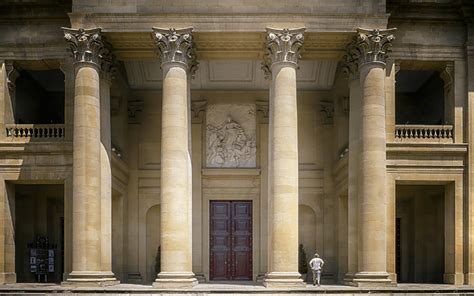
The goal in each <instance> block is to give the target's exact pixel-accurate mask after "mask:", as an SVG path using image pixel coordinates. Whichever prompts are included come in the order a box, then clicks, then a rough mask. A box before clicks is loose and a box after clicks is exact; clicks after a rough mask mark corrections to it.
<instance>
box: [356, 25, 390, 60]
mask: <svg viewBox="0 0 474 296" xmlns="http://www.w3.org/2000/svg"><path fill="white" fill-rule="evenodd" d="M356 30H357V38H356V39H355V40H354V42H355V44H354V45H352V46H351V47H352V48H353V54H354V55H356V56H357V60H358V66H359V67H360V66H361V65H363V64H365V63H371V62H378V63H383V64H385V63H386V62H387V58H388V54H389V52H390V48H391V47H392V41H393V40H395V36H394V35H393V34H392V33H393V32H395V31H396V30H397V29H396V28H392V29H372V30H369V29H362V28H357V29H356Z"/></svg>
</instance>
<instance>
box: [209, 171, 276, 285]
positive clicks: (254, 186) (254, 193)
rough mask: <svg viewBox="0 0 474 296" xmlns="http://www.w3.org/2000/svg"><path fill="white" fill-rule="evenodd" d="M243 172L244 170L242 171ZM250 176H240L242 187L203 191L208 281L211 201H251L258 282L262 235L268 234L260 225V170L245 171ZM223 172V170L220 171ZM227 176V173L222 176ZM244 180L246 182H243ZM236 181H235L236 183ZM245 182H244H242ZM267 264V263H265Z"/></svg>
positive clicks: (253, 248) (255, 272)
mask: <svg viewBox="0 0 474 296" xmlns="http://www.w3.org/2000/svg"><path fill="white" fill-rule="evenodd" d="M240 170H243V169H240ZM244 170H245V171H248V172H249V174H248V175H239V176H238V178H239V179H240V180H239V181H241V182H239V183H240V184H239V185H241V186H239V187H233V188H222V187H220V188H206V186H205V184H203V185H204V186H203V187H204V188H203V191H202V193H203V194H202V216H201V219H202V221H201V225H202V253H201V255H202V257H201V258H202V260H201V264H202V268H203V274H204V277H205V278H206V281H209V278H210V274H209V272H210V243H209V241H210V205H211V203H210V201H211V200H212V201H251V202H252V281H254V282H255V281H256V279H257V274H258V271H259V270H260V266H261V264H262V263H261V260H264V259H266V258H262V257H263V256H261V255H260V254H259V251H260V248H261V242H260V240H261V237H260V233H261V232H263V233H266V228H265V229H264V230H263V229H262V228H263V227H262V225H261V224H260V223H261V222H260V220H261V219H260V217H261V211H260V182H259V181H260V170H255V169H244ZM219 171H222V170H219ZM222 175H225V173H223V174H221V175H220V176H222ZM226 177H228V176H226ZM242 179H244V180H242ZM234 180H235V179H233V181H234ZM242 181H243V182H242ZM264 253H265V254H267V252H264ZM265 262H266V261H265Z"/></svg>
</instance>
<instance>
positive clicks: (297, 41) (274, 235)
mask: <svg viewBox="0 0 474 296" xmlns="http://www.w3.org/2000/svg"><path fill="white" fill-rule="evenodd" d="M303 32H304V29H298V30H274V29H267V33H268V35H267V49H268V53H267V60H266V62H267V64H266V65H264V67H267V68H266V69H267V70H269V71H270V72H271V78H272V80H271V86H270V87H271V91H270V94H271V97H270V110H271V112H270V125H269V151H268V155H269V171H270V172H269V180H268V183H269V195H270V204H271V207H270V209H269V223H270V224H271V227H270V232H271V233H270V238H271V239H270V241H269V244H270V246H269V252H270V254H269V272H268V273H267V275H266V278H265V282H264V284H265V286H267V287H285V286H289V287H293V286H301V285H303V281H302V280H301V279H300V274H299V273H298V115H297V97H296V69H297V67H298V64H297V62H298V58H299V53H298V51H299V49H300V47H301V45H302V43H303V39H304V38H303Z"/></svg>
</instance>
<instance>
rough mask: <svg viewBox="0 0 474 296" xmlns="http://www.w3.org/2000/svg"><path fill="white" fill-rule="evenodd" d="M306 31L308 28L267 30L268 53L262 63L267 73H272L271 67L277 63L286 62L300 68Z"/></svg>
mask: <svg viewBox="0 0 474 296" xmlns="http://www.w3.org/2000/svg"><path fill="white" fill-rule="evenodd" d="M305 30H306V28H300V29H272V28H267V38H266V48H265V49H266V53H265V56H264V59H263V63H262V68H263V70H264V71H265V72H266V73H270V71H271V67H272V65H273V64H275V63H281V62H286V63H291V64H294V65H295V67H298V61H299V59H300V57H301V53H300V49H301V46H302V45H303V41H304V31H305Z"/></svg>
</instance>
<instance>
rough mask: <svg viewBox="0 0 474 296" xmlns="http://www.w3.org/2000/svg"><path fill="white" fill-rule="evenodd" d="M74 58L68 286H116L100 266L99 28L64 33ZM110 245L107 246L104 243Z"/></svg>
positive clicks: (100, 49) (101, 240)
mask: <svg viewBox="0 0 474 296" xmlns="http://www.w3.org/2000/svg"><path fill="white" fill-rule="evenodd" d="M64 32H65V38H66V41H67V42H68V43H69V45H70V46H71V49H72V52H73V54H74V58H75V64H74V66H75V86H74V129H73V130H74V136H73V141H74V151H73V214H72V216H73V217H72V219H73V233H72V240H73V250H72V253H73V256H72V257H73V262H72V269H73V271H72V272H71V273H70V274H69V277H68V279H67V282H66V283H67V284H86V285H91V284H97V285H110V284H116V283H118V282H117V281H116V280H115V278H114V276H113V273H112V272H111V270H110V269H108V270H104V268H103V265H102V247H104V246H103V242H104V244H105V243H106V239H105V240H104V239H103V238H102V234H103V232H102V218H103V213H102V207H103V206H104V204H103V201H102V184H101V170H102V169H101V167H102V166H101V111H100V107H101V102H100V99H101V92H100V78H99V71H100V64H101V57H102V56H103V55H104V54H105V48H104V44H103V42H102V40H101V36H100V29H91V30H83V29H79V30H73V29H65V28H64ZM109 243H110V242H109Z"/></svg>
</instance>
